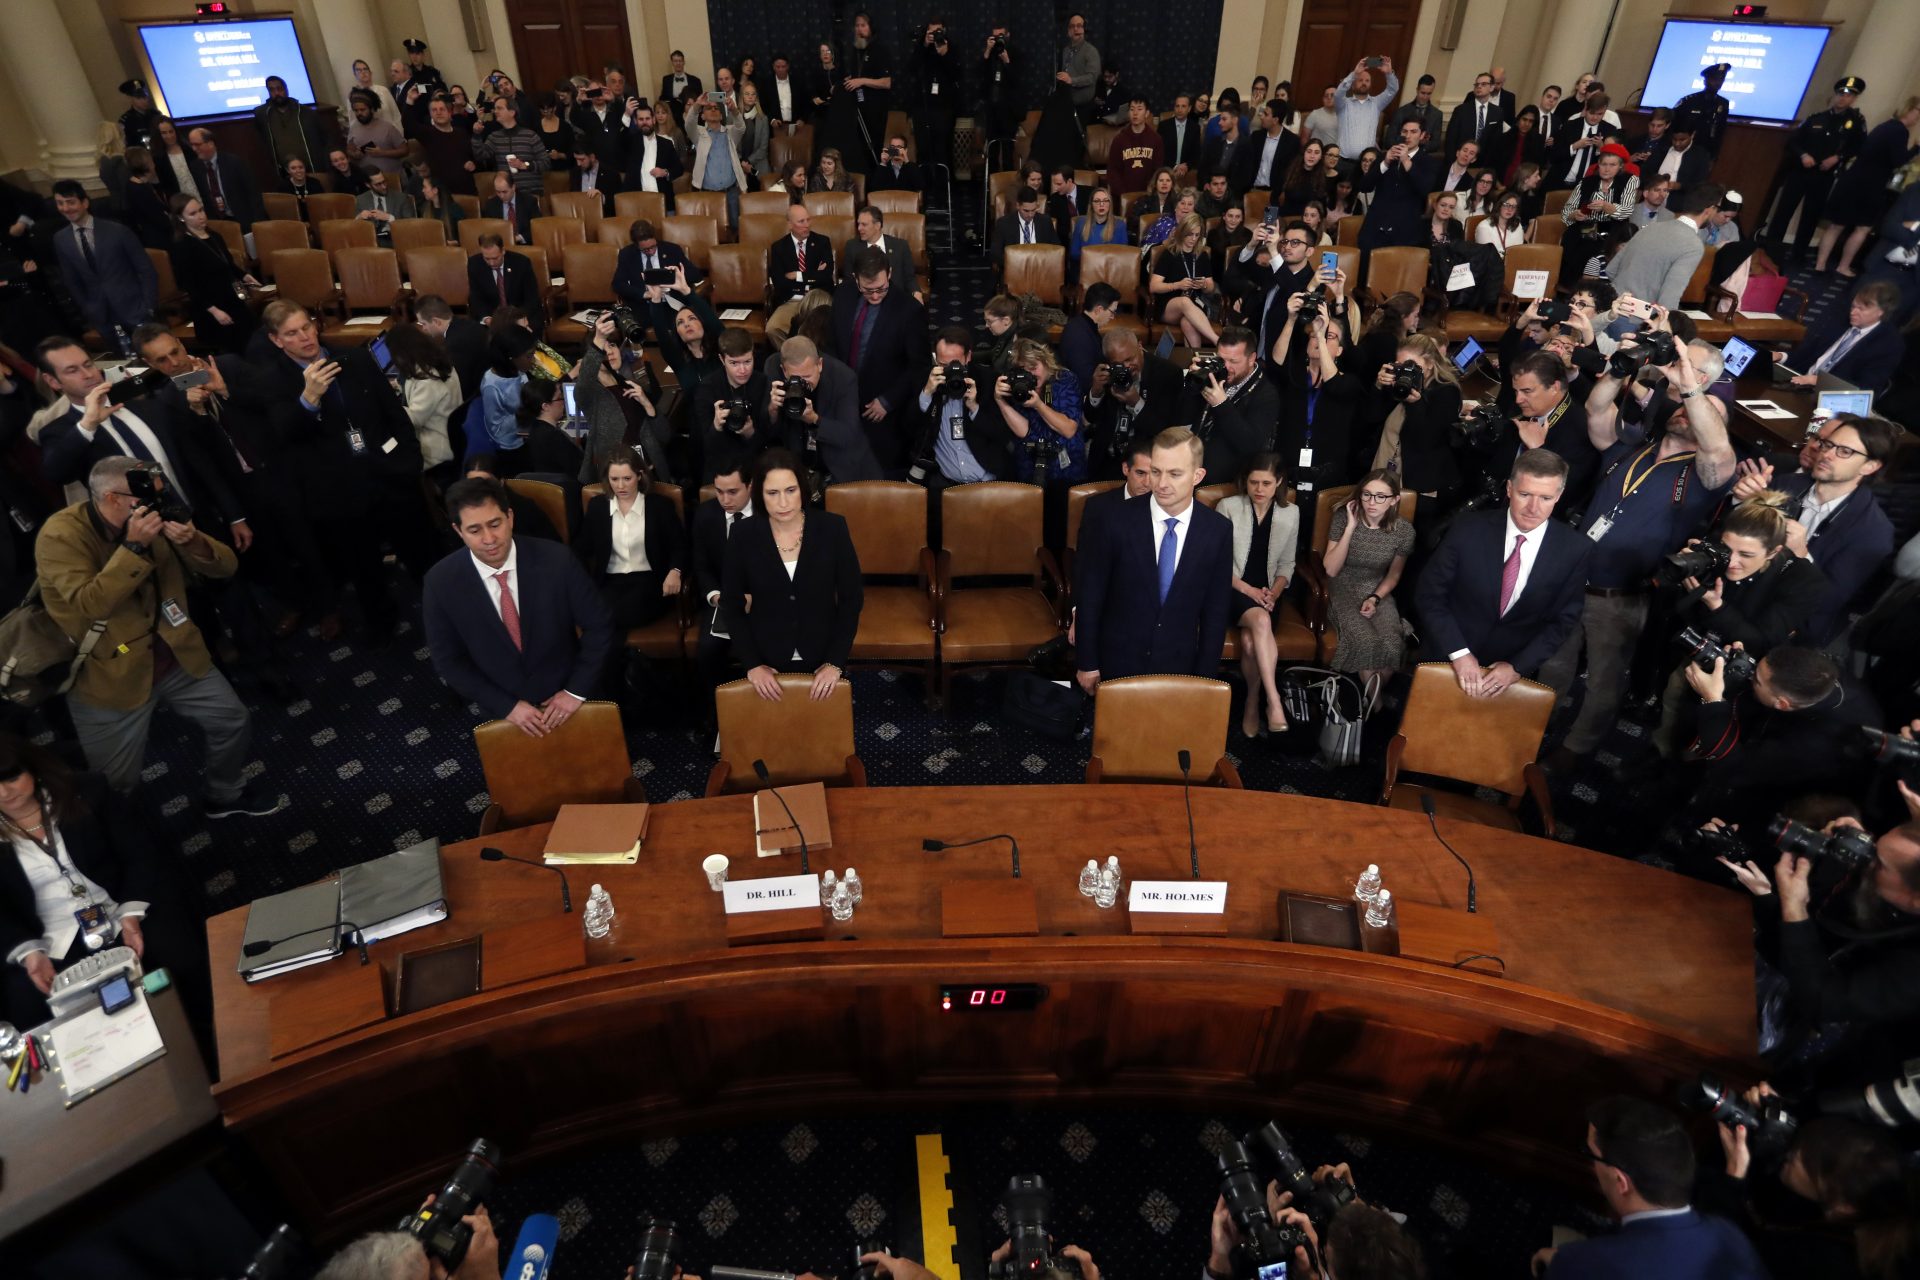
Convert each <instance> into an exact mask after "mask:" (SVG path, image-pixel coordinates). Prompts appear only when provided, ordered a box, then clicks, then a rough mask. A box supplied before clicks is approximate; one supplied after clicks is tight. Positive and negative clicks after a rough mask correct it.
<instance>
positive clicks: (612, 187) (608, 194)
mask: <svg viewBox="0 0 1920 1280" xmlns="http://www.w3.org/2000/svg"><path fill="white" fill-rule="evenodd" d="M567 189H568V190H569V191H582V190H585V188H584V187H582V186H581V185H580V171H579V170H578V169H575V170H574V171H573V173H572V175H571V176H570V177H569V178H568V179H567ZM620 190H621V175H620V171H619V170H618V169H613V168H609V167H608V166H607V162H606V161H605V160H602V161H601V162H600V168H599V170H598V171H597V172H596V173H595V175H594V183H593V193H594V194H595V195H597V196H599V197H600V216H601V217H603V218H611V217H612V216H613V197H614V195H615V193H617V192H618V191H620Z"/></svg>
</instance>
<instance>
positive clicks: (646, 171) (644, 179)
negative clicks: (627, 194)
mask: <svg viewBox="0 0 1920 1280" xmlns="http://www.w3.org/2000/svg"><path fill="white" fill-rule="evenodd" d="M659 154H660V135H659V134H657V133H650V134H648V135H646V136H645V137H643V138H641V139H640V189H641V190H642V191H658V190H659V189H660V179H658V178H656V177H654V176H653V171H654V170H655V169H657V168H659V167H660V161H659V159H658V156H659Z"/></svg>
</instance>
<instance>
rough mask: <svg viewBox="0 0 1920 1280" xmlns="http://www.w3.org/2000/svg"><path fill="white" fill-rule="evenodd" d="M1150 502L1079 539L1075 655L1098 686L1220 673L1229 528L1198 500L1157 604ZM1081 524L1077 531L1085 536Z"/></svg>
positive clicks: (1134, 505)
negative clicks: (1163, 597) (1100, 681)
mask: <svg viewBox="0 0 1920 1280" xmlns="http://www.w3.org/2000/svg"><path fill="white" fill-rule="evenodd" d="M1159 514H1160V506H1159V504H1158V503H1157V502H1155V501H1153V500H1152V498H1150V497H1149V498H1147V499H1145V500H1140V501H1137V502H1129V503H1125V504H1123V505H1122V506H1121V507H1120V508H1119V510H1118V511H1117V512H1113V513H1112V514H1111V518H1103V519H1102V521H1101V529H1100V533H1099V536H1098V537H1096V538H1094V539H1092V540H1091V541H1089V540H1087V539H1086V538H1085V537H1084V536H1083V537H1082V539H1081V548H1080V554H1079V556H1078V558H1077V559H1076V562H1075V563H1076V564H1077V565H1078V566H1079V569H1078V572H1077V574H1076V577H1077V579H1078V581H1079V592H1078V601H1079V613H1078V615H1077V616H1078V628H1079V629H1078V631H1077V632H1076V633H1075V641H1076V648H1077V650H1078V652H1079V659H1078V661H1079V664H1080V669H1081V670H1082V671H1098V672H1099V673H1100V678H1101V679H1103V680H1112V679H1115V678H1117V677H1120V676H1137V675H1148V674H1156V675H1196V676H1210V675H1212V674H1214V672H1216V671H1217V670H1219V667H1220V646H1221V643H1222V642H1223V641H1224V640H1225V639H1226V634H1227V587H1228V583H1229V581H1230V579H1231V576H1232V573H1233V526H1232V525H1231V524H1229V523H1228V521H1227V518H1226V517H1225V516H1223V515H1221V514H1220V513H1219V512H1217V511H1212V510H1210V509H1208V507H1207V506H1206V505H1205V504H1204V503H1202V502H1200V501H1199V500H1197V499H1196V500H1195V501H1194V504H1193V524H1192V526H1191V527H1190V528H1189V529H1188V530H1187V540H1186V546H1185V547H1184V548H1182V550H1181V553H1180V563H1179V565H1178V566H1177V567H1176V568H1175V570H1174V574H1173V586H1172V588H1171V589H1170V590H1169V591H1168V592H1167V599H1166V602H1165V603H1164V604H1163V603H1161V601H1160V598H1159V596H1160V592H1159V581H1160V577H1159V569H1158V564H1159V550H1160V540H1161V535H1162V533H1163V530H1162V528H1161V526H1160V525H1159V523H1158V522H1157V521H1156V520H1155V517H1156V516H1158V515H1159ZM1084 529H1085V526H1084V523H1083V525H1082V530H1083V534H1084Z"/></svg>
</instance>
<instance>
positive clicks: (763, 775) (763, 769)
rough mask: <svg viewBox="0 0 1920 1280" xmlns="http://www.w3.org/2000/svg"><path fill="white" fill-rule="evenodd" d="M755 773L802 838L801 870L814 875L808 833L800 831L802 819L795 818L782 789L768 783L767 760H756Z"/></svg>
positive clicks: (794, 830)
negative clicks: (809, 855) (809, 854)
mask: <svg viewBox="0 0 1920 1280" xmlns="http://www.w3.org/2000/svg"><path fill="white" fill-rule="evenodd" d="M753 772H754V774H755V776H756V777H758V778H759V779H760V785H761V786H763V787H765V788H766V789H767V790H769V791H771V792H773V798H774V799H775V800H778V801H779V802H780V807H781V808H782V809H785V810H786V811H787V821H788V822H791V823H792V824H793V833H794V834H795V835H797V836H799V837H800V870H801V872H802V873H804V874H806V875H812V874H813V867H812V865H811V864H810V863H809V861H808V856H807V833H806V832H805V831H802V830H801V829H800V819H798V818H796V817H794V816H793V806H792V805H790V804H788V803H787V798H786V797H785V796H783V795H781V794H780V788H778V787H776V786H774V785H773V784H772V783H770V782H768V781H767V762H766V761H765V760H755V761H754V762H753ZM760 834H762V835H764V834H766V833H765V832H761V833H760Z"/></svg>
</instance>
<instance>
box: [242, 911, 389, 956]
mask: <svg viewBox="0 0 1920 1280" xmlns="http://www.w3.org/2000/svg"><path fill="white" fill-rule="evenodd" d="M343 928H345V929H351V930H353V933H352V934H351V935H350V936H351V937H352V938H353V944H354V945H355V946H356V947H358V948H360V963H361V964H366V963H367V940H366V939H365V938H363V937H361V936H360V926H359V925H357V924H355V923H354V922H353V921H351V920H335V921H334V922H333V923H332V924H323V925H318V926H316V927H314V928H312V929H302V930H301V931H300V932H298V933H290V934H288V935H287V936H286V937H284V938H263V939H261V940H259V941H257V942H249V943H247V944H246V945H245V946H243V947H241V948H240V954H241V955H246V956H263V955H265V954H267V952H269V951H271V950H273V949H274V948H275V947H277V946H279V945H280V944H281V943H283V942H292V941H293V940H294V939H295V938H304V937H306V936H307V935H308V934H310V933H325V932H327V931H328V930H333V931H335V932H338V931H339V930H340V929H343Z"/></svg>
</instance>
